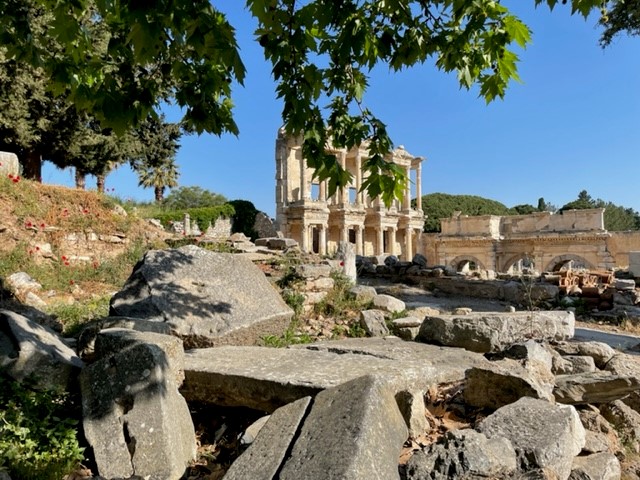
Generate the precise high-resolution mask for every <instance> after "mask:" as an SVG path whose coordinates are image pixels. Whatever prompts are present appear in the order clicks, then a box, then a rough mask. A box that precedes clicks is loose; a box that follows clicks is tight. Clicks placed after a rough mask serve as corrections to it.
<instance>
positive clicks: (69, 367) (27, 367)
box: [0, 310, 84, 390]
mask: <svg viewBox="0 0 640 480" xmlns="http://www.w3.org/2000/svg"><path fill="white" fill-rule="evenodd" d="M83 365H84V363H83V362H82V360H80V358H79V357H78V356H77V355H76V354H75V352H74V351H73V350H72V349H71V348H69V346H67V344H65V343H64V342H63V340H62V338H60V337H59V336H58V335H57V334H56V333H55V332H54V331H53V330H51V329H50V328H47V327H44V326H42V325H39V324H38V323H36V322H34V321H32V320H29V319H28V318H26V317H24V316H22V315H19V314H17V313H15V312H11V311H9V310H0V368H1V369H2V370H3V371H4V372H5V373H6V374H7V375H9V376H10V377H11V378H13V379H15V380H18V381H22V380H25V379H26V378H28V377H29V378H32V379H33V380H34V381H35V384H36V385H37V386H38V388H41V389H44V390H51V389H53V390H67V388H68V387H69V386H70V384H71V383H72V382H73V381H75V378H76V376H77V374H78V372H79V371H80V369H81V368H82V367H83Z"/></svg>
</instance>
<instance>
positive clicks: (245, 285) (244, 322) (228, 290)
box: [110, 245, 293, 348]
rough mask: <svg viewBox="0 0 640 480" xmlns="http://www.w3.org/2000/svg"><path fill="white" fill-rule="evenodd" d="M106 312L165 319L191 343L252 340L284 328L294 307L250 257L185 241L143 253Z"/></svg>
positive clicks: (206, 344) (212, 344)
mask: <svg viewBox="0 0 640 480" xmlns="http://www.w3.org/2000/svg"><path fill="white" fill-rule="evenodd" d="M110 315H112V316H125V317H134V318H143V319H149V320H155V321H159V322H165V323H167V324H169V325H170V326H171V330H172V333H174V334H175V335H177V336H179V337H181V338H182V339H183V340H184V342H185V345H186V346H187V347H188V348H192V347H203V346H214V345H215V346H217V345H252V344H256V343H257V341H258V340H259V339H260V338H261V337H263V336H265V335H271V334H280V333H281V332H282V331H284V330H285V329H286V327H287V325H288V324H289V321H290V320H291V317H292V316H293V311H292V310H291V309H290V308H289V307H288V306H287V304H286V303H285V302H284V300H282V297H281V296H280V294H279V293H278V292H277V291H276V290H275V288H274V287H273V286H272V285H271V284H270V283H269V281H268V280H267V278H266V277H265V276H264V274H263V273H262V272H261V271H260V269H259V268H258V267H256V266H255V265H254V264H253V263H251V261H249V260H247V259H246V258H242V257H240V256H237V255H232V254H225V253H215V252H211V251H208V250H204V249H202V248H199V247H196V246H195V245H188V246H185V247H181V248H178V249H170V250H151V251H149V252H147V253H146V254H145V256H144V258H143V259H142V260H141V261H140V262H138V264H137V265H136V266H135V267H134V270H133V273H132V274H131V276H130V277H129V279H128V280H127V282H126V284H125V286H124V287H123V289H122V290H121V291H120V292H118V293H117V294H116V295H114V297H113V298H112V300H111V308H110Z"/></svg>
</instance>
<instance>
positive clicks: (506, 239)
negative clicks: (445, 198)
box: [423, 208, 640, 272]
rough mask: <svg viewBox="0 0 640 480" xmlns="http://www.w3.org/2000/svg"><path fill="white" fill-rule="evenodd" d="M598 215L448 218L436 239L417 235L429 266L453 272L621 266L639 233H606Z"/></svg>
mask: <svg viewBox="0 0 640 480" xmlns="http://www.w3.org/2000/svg"><path fill="white" fill-rule="evenodd" d="M603 215H604V209H602V208H597V209H589V210H568V211H565V212H562V213H559V214H553V213H550V212H537V213H532V214H529V215H513V216H505V217H500V216H495V215H483V216H477V217H469V216H463V215H457V216H456V215H454V216H453V217H451V218H446V219H442V220H441V227H442V231H441V233H438V234H423V243H424V246H425V249H424V253H425V256H426V257H427V259H428V260H429V263H430V264H432V265H447V266H450V267H452V268H454V269H456V270H457V271H465V270H473V269H478V270H493V271H497V272H514V271H516V272H517V271H521V270H522V269H523V268H532V269H535V270H537V271H554V270H559V269H561V268H563V267H568V266H571V267H573V268H587V269H591V270H608V269H611V268H614V267H621V266H626V265H628V264H629V252H630V251H634V250H640V232H636V231H633V232H608V231H607V230H605V228H604V216H603Z"/></svg>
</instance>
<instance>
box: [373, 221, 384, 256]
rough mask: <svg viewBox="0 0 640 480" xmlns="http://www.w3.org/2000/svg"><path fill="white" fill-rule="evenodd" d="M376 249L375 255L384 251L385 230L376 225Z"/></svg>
mask: <svg viewBox="0 0 640 480" xmlns="http://www.w3.org/2000/svg"><path fill="white" fill-rule="evenodd" d="M376 237H377V238H376V250H375V255H382V254H383V253H384V230H383V229H382V227H376Z"/></svg>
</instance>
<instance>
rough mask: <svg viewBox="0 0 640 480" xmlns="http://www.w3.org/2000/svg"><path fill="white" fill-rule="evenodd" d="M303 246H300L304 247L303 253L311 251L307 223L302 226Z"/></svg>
mask: <svg viewBox="0 0 640 480" xmlns="http://www.w3.org/2000/svg"><path fill="white" fill-rule="evenodd" d="M301 236H302V245H300V246H301V247H302V251H303V252H308V251H309V226H308V225H307V224H306V223H303V224H302V235H301Z"/></svg>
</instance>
